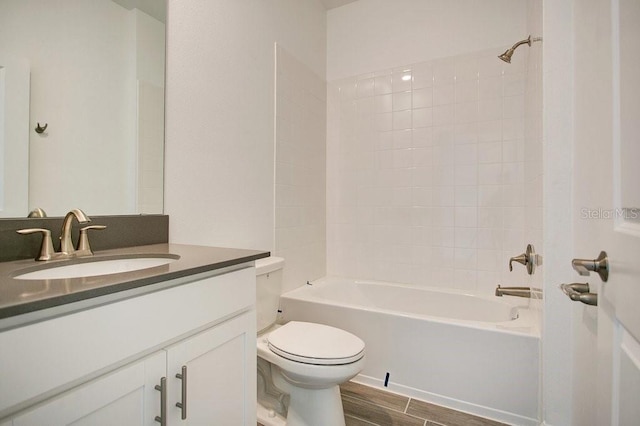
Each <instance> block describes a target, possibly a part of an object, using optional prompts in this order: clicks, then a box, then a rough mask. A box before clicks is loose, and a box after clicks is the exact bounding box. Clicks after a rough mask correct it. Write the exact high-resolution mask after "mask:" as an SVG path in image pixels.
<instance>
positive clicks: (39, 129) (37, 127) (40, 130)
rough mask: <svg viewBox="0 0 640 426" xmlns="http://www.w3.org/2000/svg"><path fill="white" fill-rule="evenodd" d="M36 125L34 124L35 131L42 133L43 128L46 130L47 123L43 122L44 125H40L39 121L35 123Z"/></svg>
mask: <svg viewBox="0 0 640 426" xmlns="http://www.w3.org/2000/svg"><path fill="white" fill-rule="evenodd" d="M37 124H38V125H37V126H36V133H38V134H40V133H44V131H45V130H47V126H48V125H49V124H48V123H44V127H42V126H40V123H37Z"/></svg>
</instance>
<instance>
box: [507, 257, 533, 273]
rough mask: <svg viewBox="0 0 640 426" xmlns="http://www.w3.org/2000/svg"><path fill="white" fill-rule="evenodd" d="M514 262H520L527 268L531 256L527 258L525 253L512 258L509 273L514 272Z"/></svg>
mask: <svg viewBox="0 0 640 426" xmlns="http://www.w3.org/2000/svg"><path fill="white" fill-rule="evenodd" d="M513 262H518V263H519V264H521V265H524V266H527V263H528V262H529V256H527V255H526V254H525V253H522V254H519V255H518V256H516V257H512V258H511V259H509V271H513V265H512V263H513Z"/></svg>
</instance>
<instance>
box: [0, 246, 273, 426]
mask: <svg viewBox="0 0 640 426" xmlns="http://www.w3.org/2000/svg"><path fill="white" fill-rule="evenodd" d="M268 255H269V253H268V252H263V251H254V250H240V249H225V248H214V247H201V246H189V245H177V244H152V245H145V246H135V247H128V248H118V249H111V250H104V251H100V252H97V253H96V254H95V255H94V256H91V257H88V258H82V259H72V260H69V261H51V262H35V261H34V260H33V259H29V260H16V261H10V262H2V263H0V425H1V426H8V425H42V424H47V425H52V424H71V423H73V424H78V425H101V424H105V425H114V424H117V425H143V424H144V425H154V424H156V425H157V424H160V425H175V424H224V425H254V424H255V388H256V383H255V380H256V375H255V359H256V347H255V335H256V319H255V269H254V267H253V265H254V261H255V260H257V259H260V258H262V257H267V256H268ZM140 258H143V259H145V258H159V259H167V260H166V261H164V262H160V263H161V264H159V265H157V266H150V267H145V268H143V269H134V270H129V271H124V272H118V273H113V274H108V275H95V276H73V275H74V273H73V272H72V273H70V275H72V276H71V277H65V278H59V277H58V278H48V277H49V275H47V274H49V273H50V272H51V273H53V269H51V266H56V265H61V264H70V263H71V264H74V265H77V264H83V263H96V264H97V263H100V262H104V261H113V260H116V261H117V260H118V259H140ZM134 263H135V262H134ZM81 266H82V265H81ZM91 267H92V266H91ZM135 267H137V266H135ZM47 269H50V271H47ZM43 271H44V272H43ZM30 272H38V273H40V274H44V275H40V276H37V275H36V276H35V278H28V277H29V276H27V275H24V274H26V273H30ZM43 276H44V277H45V278H42V277H43Z"/></svg>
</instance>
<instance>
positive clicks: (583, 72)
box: [567, 0, 640, 425]
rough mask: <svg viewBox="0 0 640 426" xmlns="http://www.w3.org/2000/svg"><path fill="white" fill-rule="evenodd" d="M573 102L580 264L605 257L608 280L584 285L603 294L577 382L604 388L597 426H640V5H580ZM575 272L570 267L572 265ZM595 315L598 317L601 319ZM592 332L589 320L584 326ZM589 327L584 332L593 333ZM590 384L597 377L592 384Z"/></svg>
mask: <svg viewBox="0 0 640 426" xmlns="http://www.w3.org/2000/svg"><path fill="white" fill-rule="evenodd" d="M576 5H577V6H576V10H575V12H574V13H575V15H574V18H575V20H574V23H575V32H576V33H575V35H576V38H575V39H576V40H579V41H578V42H576V43H575V60H576V63H575V85H576V86H575V88H576V90H575V99H574V105H575V107H574V108H575V110H574V120H575V121H574V129H575V139H574V151H573V156H574V190H573V197H574V212H573V214H574V220H573V224H574V232H573V234H574V257H576V258H588V259H595V258H596V257H597V256H598V254H599V253H600V251H601V250H604V251H606V252H607V254H608V256H609V263H610V275H609V278H608V280H607V281H606V282H604V281H603V280H601V279H600V278H599V276H598V275H597V274H595V273H593V272H592V273H591V275H590V276H589V277H578V276H577V275H576V281H580V282H588V283H589V284H590V286H591V288H592V291H594V292H597V293H598V306H597V308H593V307H588V306H585V307H584V311H583V312H582V313H581V314H582V316H581V317H580V318H581V319H583V318H585V317H586V316H593V318H594V319H595V320H594V321H592V322H590V323H591V325H592V326H593V328H592V330H589V331H585V330H584V329H583V330H582V331H578V333H583V334H587V333H591V335H592V336H594V338H593V343H592V347H591V348H590V349H589V353H585V354H583V356H584V357H585V358H586V357H592V360H593V363H592V365H591V366H592V367H593V366H595V367H596V368H595V371H589V369H588V368H587V367H588V362H587V363H585V368H583V371H578V372H577V374H578V375H580V376H584V377H589V376H590V375H593V374H595V377H594V378H593V379H592V380H593V382H592V384H595V386H596V387H597V390H596V391H595V392H593V389H591V390H590V393H591V394H592V395H593V397H594V403H595V406H596V407H597V408H596V411H597V412H596V418H592V419H591V420H592V421H593V423H592V424H594V425H609V424H611V425H637V424H639V423H638V422H639V421H640V420H639V419H640V404H638V402H639V401H640V343H639V340H640V81H639V80H638V78H637V76H638V75H640V2H638V1H637V0H596V1H591V2H577V3H576ZM567 267H570V265H567ZM594 313H597V315H594ZM583 324H587V321H583ZM585 327H586V326H585ZM585 380H586V382H587V383H588V381H589V380H591V379H585Z"/></svg>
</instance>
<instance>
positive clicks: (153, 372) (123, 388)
mask: <svg viewBox="0 0 640 426" xmlns="http://www.w3.org/2000/svg"><path fill="white" fill-rule="evenodd" d="M70 356H73V355H72V354H70ZM165 373H166V354H165V352H164V351H162V352H158V353H156V354H154V355H152V356H150V357H148V358H145V359H143V360H141V361H138V362H135V363H133V364H131V365H127V366H125V367H123V368H121V369H119V370H116V371H114V372H113V373H109V374H106V375H104V376H101V377H99V378H97V379H95V380H93V381H91V382H88V383H86V384H84V385H81V386H79V387H77V388H74V389H72V390H70V391H68V392H65V393H64V394H62V395H60V396H57V397H54V398H52V399H50V400H47V401H45V402H44V403H42V404H40V405H38V406H37V407H35V408H33V409H32V410H30V411H28V412H26V413H24V414H22V415H19V416H18V417H15V418H14V419H13V426H37V425H51V426H58V425H59V426H62V425H74V426H101V425H104V426H110V425H119V426H142V425H145V426H152V425H154V424H157V423H156V422H155V417H156V416H158V415H160V392H158V391H157V390H156V389H155V386H156V385H159V384H160V379H161V378H162V377H163V376H164V375H165Z"/></svg>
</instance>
